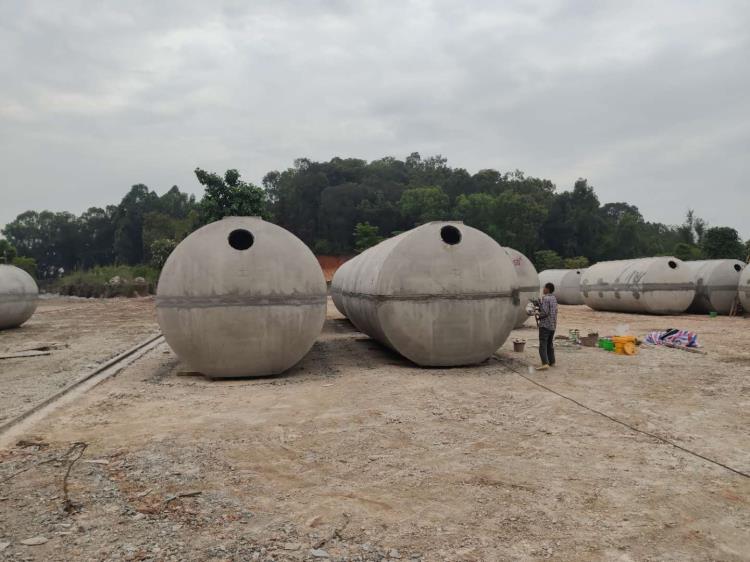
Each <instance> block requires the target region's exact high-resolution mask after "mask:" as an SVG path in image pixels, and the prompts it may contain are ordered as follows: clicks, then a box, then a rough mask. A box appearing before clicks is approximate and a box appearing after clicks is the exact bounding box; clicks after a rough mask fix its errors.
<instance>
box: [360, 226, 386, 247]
mask: <svg viewBox="0 0 750 562" xmlns="http://www.w3.org/2000/svg"><path fill="white" fill-rule="evenodd" d="M382 241H383V238H382V237H381V236H380V235H379V234H378V227H377V226H373V225H371V224H370V223H369V222H359V223H357V225H356V226H355V227H354V249H355V250H356V251H357V253H360V252H364V251H365V250H366V249H367V248H370V247H371V246H374V245H375V244H379V243H380V242H382Z"/></svg>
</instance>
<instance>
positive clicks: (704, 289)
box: [685, 260, 745, 314]
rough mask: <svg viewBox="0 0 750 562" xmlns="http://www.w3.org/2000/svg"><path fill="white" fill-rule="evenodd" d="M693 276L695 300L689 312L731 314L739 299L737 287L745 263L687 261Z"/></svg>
mask: <svg viewBox="0 0 750 562" xmlns="http://www.w3.org/2000/svg"><path fill="white" fill-rule="evenodd" d="M685 266H686V267H687V268H688V269H689V270H690V272H691V273H692V275H693V283H695V298H694V299H693V302H692V304H691V305H690V308H688V312H692V313H694V314H708V313H710V312H716V313H718V314H729V312H730V311H731V310H732V305H733V304H734V301H735V299H736V298H737V287H738V286H739V283H740V275H741V274H742V270H743V269H744V267H745V263H744V262H741V261H739V260H701V261H687V262H685Z"/></svg>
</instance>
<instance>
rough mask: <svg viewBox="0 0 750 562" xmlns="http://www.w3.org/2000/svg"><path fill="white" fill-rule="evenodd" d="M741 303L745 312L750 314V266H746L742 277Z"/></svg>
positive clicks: (740, 287)
mask: <svg viewBox="0 0 750 562" xmlns="http://www.w3.org/2000/svg"><path fill="white" fill-rule="evenodd" d="M739 290H740V303H742V308H743V309H745V312H750V265H746V266H745V269H743V270H742V274H741V275H740V284H739Z"/></svg>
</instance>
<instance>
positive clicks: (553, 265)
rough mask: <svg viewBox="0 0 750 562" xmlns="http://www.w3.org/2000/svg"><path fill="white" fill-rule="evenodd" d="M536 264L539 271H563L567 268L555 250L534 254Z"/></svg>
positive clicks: (540, 251)
mask: <svg viewBox="0 0 750 562" xmlns="http://www.w3.org/2000/svg"><path fill="white" fill-rule="evenodd" d="M534 264H535V265H536V268H537V270H538V271H545V270H547V269H561V268H563V267H564V266H565V264H564V262H563V259H562V258H561V257H560V255H559V254H558V253H557V252H555V251H553V250H539V251H538V252H536V253H534Z"/></svg>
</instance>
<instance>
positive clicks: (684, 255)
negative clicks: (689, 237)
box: [672, 242, 703, 261]
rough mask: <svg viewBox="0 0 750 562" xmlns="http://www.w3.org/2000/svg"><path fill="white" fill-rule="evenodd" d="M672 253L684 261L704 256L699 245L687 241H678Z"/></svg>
mask: <svg viewBox="0 0 750 562" xmlns="http://www.w3.org/2000/svg"><path fill="white" fill-rule="evenodd" d="M672 254H673V255H674V257H676V258H679V259H681V260H683V261H694V260H699V259H702V258H703V253H702V252H701V249H700V248H699V247H698V246H696V245H695V244H688V243H686V242H678V243H677V244H676V245H675V247H674V251H673V252H672Z"/></svg>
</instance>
